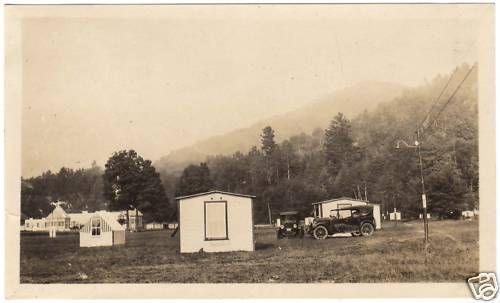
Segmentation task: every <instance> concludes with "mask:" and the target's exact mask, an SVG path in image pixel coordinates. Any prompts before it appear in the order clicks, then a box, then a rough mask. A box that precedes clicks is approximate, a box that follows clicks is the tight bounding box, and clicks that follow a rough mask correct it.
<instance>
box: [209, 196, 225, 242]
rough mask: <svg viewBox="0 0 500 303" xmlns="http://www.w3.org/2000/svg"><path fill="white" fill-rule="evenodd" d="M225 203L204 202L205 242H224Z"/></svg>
mask: <svg viewBox="0 0 500 303" xmlns="http://www.w3.org/2000/svg"><path fill="white" fill-rule="evenodd" d="M226 239H228V233H227V201H206V202H205V240H226Z"/></svg>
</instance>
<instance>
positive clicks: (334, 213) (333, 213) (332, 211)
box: [330, 209, 339, 219]
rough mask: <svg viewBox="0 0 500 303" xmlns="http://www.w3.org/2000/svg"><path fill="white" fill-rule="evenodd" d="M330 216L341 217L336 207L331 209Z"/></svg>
mask: <svg viewBox="0 0 500 303" xmlns="http://www.w3.org/2000/svg"><path fill="white" fill-rule="evenodd" d="M330 218H333V219H338V218H339V213H338V212H337V210H336V209H332V210H330Z"/></svg>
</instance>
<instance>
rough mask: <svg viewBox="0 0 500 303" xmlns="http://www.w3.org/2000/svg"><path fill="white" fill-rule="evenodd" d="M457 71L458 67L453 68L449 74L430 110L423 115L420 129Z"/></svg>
mask: <svg viewBox="0 0 500 303" xmlns="http://www.w3.org/2000/svg"><path fill="white" fill-rule="evenodd" d="M457 70H458V67H457V68H455V70H454V71H453V73H452V74H451V76H450V78H448V81H447V82H446V85H445V86H444V87H443V89H442V90H441V92H440V93H439V95H438V97H437V98H436V99H435V100H434V103H433V104H432V107H431V109H430V110H429V112H428V113H427V115H425V117H424V119H423V120H422V122H420V128H422V127H423V125H424V123H425V121H427V119H429V117H430V116H431V114H432V112H433V111H434V109H435V108H436V107H437V105H438V102H439V99H441V96H442V95H443V93H444V92H445V91H446V89H447V88H448V85H450V83H451V79H453V76H454V75H455V73H456V72H457Z"/></svg>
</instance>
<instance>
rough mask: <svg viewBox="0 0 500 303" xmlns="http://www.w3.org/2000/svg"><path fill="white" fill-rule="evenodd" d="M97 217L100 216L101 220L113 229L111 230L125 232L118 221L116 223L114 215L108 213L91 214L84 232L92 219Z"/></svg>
mask: <svg viewBox="0 0 500 303" xmlns="http://www.w3.org/2000/svg"><path fill="white" fill-rule="evenodd" d="M96 216H99V217H100V218H101V219H103V220H104V221H106V223H107V224H108V225H109V227H111V230H125V227H124V226H122V225H121V224H120V223H118V221H116V217H115V216H114V215H113V214H112V213H109V212H106V211H97V212H95V213H92V214H90V216H89V220H88V221H87V223H85V226H84V227H83V228H82V230H84V229H85V227H86V226H88V225H89V224H90V219H91V218H92V217H96Z"/></svg>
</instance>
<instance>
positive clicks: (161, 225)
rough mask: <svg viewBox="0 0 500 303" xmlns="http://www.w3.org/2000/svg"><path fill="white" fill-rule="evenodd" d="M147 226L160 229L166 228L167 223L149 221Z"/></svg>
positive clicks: (148, 228)
mask: <svg viewBox="0 0 500 303" xmlns="http://www.w3.org/2000/svg"><path fill="white" fill-rule="evenodd" d="M145 226H146V229H147V230H158V229H164V228H165V226H166V223H160V222H149V223H146V225H145Z"/></svg>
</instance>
